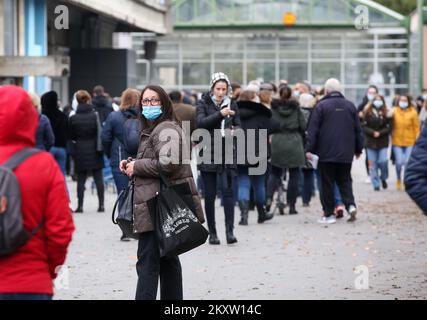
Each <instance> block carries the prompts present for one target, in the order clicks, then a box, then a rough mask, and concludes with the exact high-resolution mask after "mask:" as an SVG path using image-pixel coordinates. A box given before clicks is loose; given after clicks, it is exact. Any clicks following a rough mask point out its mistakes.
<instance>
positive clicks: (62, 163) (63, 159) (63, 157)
mask: <svg viewBox="0 0 427 320" xmlns="http://www.w3.org/2000/svg"><path fill="white" fill-rule="evenodd" d="M49 151H50V153H51V154H52V155H53V157H54V158H55V160H56V162H57V163H58V165H59V168H60V169H61V172H62V174H63V175H64V177H65V171H66V164H67V150H66V149H65V148H58V147H52V148H50V150H49Z"/></svg>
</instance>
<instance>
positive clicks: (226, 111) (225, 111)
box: [221, 107, 236, 117]
mask: <svg viewBox="0 0 427 320" xmlns="http://www.w3.org/2000/svg"><path fill="white" fill-rule="evenodd" d="M221 114H222V116H223V117H226V116H234V115H235V114H236V112H235V111H233V110H231V109H230V107H227V108H224V109H221Z"/></svg>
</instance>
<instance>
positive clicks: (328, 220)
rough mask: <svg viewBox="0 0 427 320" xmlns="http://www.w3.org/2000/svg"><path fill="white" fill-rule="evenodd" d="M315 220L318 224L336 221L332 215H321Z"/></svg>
mask: <svg viewBox="0 0 427 320" xmlns="http://www.w3.org/2000/svg"><path fill="white" fill-rule="evenodd" d="M317 222H318V223H320V224H333V223H336V222H337V220H336V219H335V217H334V216H329V217H322V218H320V219H319V220H317Z"/></svg>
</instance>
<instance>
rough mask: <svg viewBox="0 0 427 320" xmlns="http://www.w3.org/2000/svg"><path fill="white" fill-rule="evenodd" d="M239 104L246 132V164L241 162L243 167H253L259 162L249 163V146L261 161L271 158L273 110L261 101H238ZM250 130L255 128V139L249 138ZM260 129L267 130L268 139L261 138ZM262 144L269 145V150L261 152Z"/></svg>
mask: <svg viewBox="0 0 427 320" xmlns="http://www.w3.org/2000/svg"><path fill="white" fill-rule="evenodd" d="M237 106H238V108H239V115H240V122H241V126H242V129H243V131H244V132H245V138H246V147H245V152H246V160H245V164H244V165H243V164H240V163H239V166H242V167H252V166H258V165H259V164H258V163H255V164H254V163H249V162H248V159H247V154H248V150H249V149H248V147H249V145H252V148H254V149H253V150H254V151H255V154H254V156H255V155H256V156H257V158H258V157H259V158H260V159H259V161H261V162H262V161H265V162H267V159H268V158H270V147H269V144H268V135H269V134H270V133H271V130H272V122H271V117H272V112H271V110H270V109H268V108H267V107H265V106H264V105H262V104H261V103H256V102H252V101H239V102H237ZM248 130H255V135H254V138H255V139H254V140H253V141H252V140H248ZM260 130H266V134H267V135H266V140H265V141H264V140H260V136H261V134H260ZM260 143H261V144H265V145H267V150H266V151H267V152H266V153H265V154H264V155H260V154H259V147H260Z"/></svg>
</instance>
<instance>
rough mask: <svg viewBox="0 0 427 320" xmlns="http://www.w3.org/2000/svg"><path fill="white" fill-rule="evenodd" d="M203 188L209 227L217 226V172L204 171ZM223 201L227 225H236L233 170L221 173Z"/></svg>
mask: <svg viewBox="0 0 427 320" xmlns="http://www.w3.org/2000/svg"><path fill="white" fill-rule="evenodd" d="M202 181H203V189H204V192H205V212H206V220H207V222H208V227H209V228H210V229H212V228H215V224H216V223H215V198H216V194H217V173H216V172H204V171H202ZM219 182H220V183H221V184H222V186H221V194H222V201H223V205H224V213H225V223H226V225H231V226H233V225H234V190H233V188H234V186H233V185H234V177H233V174H232V173H231V171H228V170H225V171H224V172H223V173H222V174H220V179H219Z"/></svg>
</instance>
